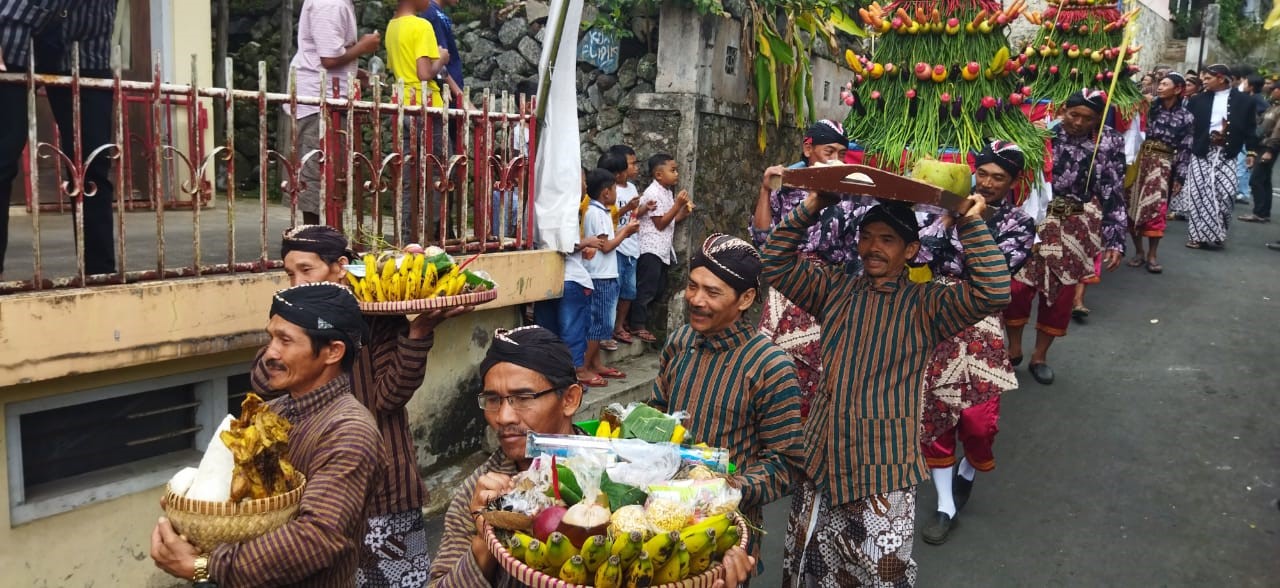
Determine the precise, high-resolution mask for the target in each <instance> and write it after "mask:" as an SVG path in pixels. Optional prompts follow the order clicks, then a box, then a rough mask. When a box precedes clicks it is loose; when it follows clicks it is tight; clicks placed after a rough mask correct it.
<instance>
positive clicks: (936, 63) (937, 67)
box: [844, 0, 1044, 194]
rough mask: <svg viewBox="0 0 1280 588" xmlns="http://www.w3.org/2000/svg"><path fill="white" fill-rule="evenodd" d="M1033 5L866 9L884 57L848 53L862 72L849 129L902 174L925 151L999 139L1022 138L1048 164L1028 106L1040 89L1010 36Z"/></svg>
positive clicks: (964, 149)
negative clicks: (1025, 80) (1031, 82)
mask: <svg viewBox="0 0 1280 588" xmlns="http://www.w3.org/2000/svg"><path fill="white" fill-rule="evenodd" d="M1023 7H1024V3H1023V2H1022V1H1021V0H1015V1H1013V2H1011V3H1010V4H1009V5H1008V7H1004V6H1002V5H1001V4H1000V3H999V2H995V1H992V0H951V1H948V2H925V1H921V0H901V1H898V2H892V3H890V4H887V5H885V6H880V5H879V3H873V4H872V5H871V6H870V7H869V8H865V9H863V10H861V11H860V12H859V15H860V16H861V17H862V20H863V22H864V23H865V24H866V28H867V30H870V31H878V34H879V37H878V39H877V41H876V43H875V45H874V46H875V52H874V54H871V55H858V54H855V53H853V52H852V51H848V52H846V54H845V60H846V62H847V63H848V65H849V67H850V68H852V69H853V70H854V73H855V74H856V75H855V78H854V79H853V80H852V81H851V82H850V83H849V84H848V85H846V87H845V90H844V97H845V104H847V105H849V107H850V110H849V115H848V117H847V118H846V119H845V129H847V130H848V132H849V136H850V138H851V139H852V140H853V141H855V142H856V143H858V144H859V145H860V146H861V147H862V148H863V150H864V151H865V161H866V162H867V163H868V164H870V165H875V166H877V167H881V168H884V169H888V170H891V171H894V172H898V173H901V172H902V171H904V170H906V169H910V168H911V167H912V163H913V162H914V161H917V160H919V159H920V158H924V157H929V158H936V157H939V156H940V155H941V154H942V152H944V151H945V150H949V149H955V150H958V151H959V152H960V153H961V154H967V153H969V152H971V151H976V150H978V149H981V147H982V145H983V144H984V142H985V140H986V139H988V138H998V139H1001V140H1005V141H1013V142H1015V143H1018V144H1019V145H1022V146H1023V149H1024V150H1025V153H1026V157H1027V164H1028V167H1031V168H1036V167H1040V166H1041V165H1042V164H1043V162H1044V151H1043V134H1042V132H1041V131H1039V130H1037V129H1036V128H1035V127H1034V126H1033V125H1032V124H1031V122H1030V121H1029V120H1028V119H1027V117H1026V116H1024V115H1023V114H1022V112H1021V109H1020V106H1021V105H1022V103H1023V102H1024V101H1026V100H1029V99H1030V98H1031V88H1027V87H1024V86H1023V84H1022V83H1021V80H1020V79H1019V78H1018V76H1017V70H1018V69H1019V67H1020V65H1021V63H1022V60H1021V59H1020V58H1019V57H1018V56H1017V55H1014V54H1012V53H1011V52H1010V48H1009V41H1008V39H1007V38H1006V36H1005V31H1006V27H1007V26H1008V24H1009V23H1010V22H1012V21H1013V20H1014V19H1015V18H1017V17H1018V16H1019V15H1020V14H1021V13H1022V9H1023ZM890 72H892V73H890ZM961 158H962V159H963V155H961ZM968 191H969V188H968V186H966V187H965V188H964V189H963V190H961V191H959V192H958V193H959V194H967V193H968Z"/></svg>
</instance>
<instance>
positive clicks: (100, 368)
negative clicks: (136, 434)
mask: <svg viewBox="0 0 1280 588" xmlns="http://www.w3.org/2000/svg"><path fill="white" fill-rule="evenodd" d="M475 266H476V267H477V268H479V269H484V270H486V271H488V272H489V273H490V274H491V275H492V276H493V277H494V279H495V281H497V283H498V284H499V294H500V295H499V298H498V300H496V301H494V302H492V303H489V304H488V305H485V306H483V307H481V310H478V311H477V312H474V313H472V314H470V315H467V316H464V317H459V318H457V319H454V320H452V321H449V322H447V323H445V324H444V325H442V326H441V328H440V330H439V331H438V332H437V334H436V345H435V348H434V349H433V350H432V352H431V355H430V357H429V359H428V373H429V374H430V377H429V378H428V380H427V381H426V382H425V383H424V384H423V387H422V389H421V390H419V392H418V394H417V395H416V396H415V398H414V399H413V401H412V402H411V403H410V405H409V412H410V418H411V422H412V428H413V430H414V431H415V437H416V438H417V439H418V441H419V445H420V449H419V457H420V462H422V465H424V466H426V465H430V462H431V461H433V460H434V459H435V458H434V457H433V456H432V454H431V453H430V449H429V448H424V447H422V446H423V444H424V441H425V440H426V439H428V438H434V439H437V440H438V439H448V438H450V437H451V436H452V435H450V433H451V432H452V431H454V430H457V429H455V427H457V426H458V424H457V423H455V422H450V421H449V419H448V415H449V414H450V410H453V409H454V408H456V407H457V406H459V402H463V403H465V402H474V401H471V400H469V398H466V397H465V395H463V394H460V393H461V391H462V390H464V389H465V387H466V384H467V382H468V381H469V379H471V378H474V371H475V366H476V364H478V363H479V360H480V358H481V357H483V353H484V349H485V348H487V346H488V342H489V337H490V336H491V335H492V332H493V329H495V328H497V327H511V326H515V325H517V324H518V323H519V308H520V307H519V305H521V304H524V303H527V302H533V301H537V300H542V299H546V298H555V297H558V296H559V295H560V292H561V288H562V285H563V274H564V266H563V262H562V261H561V259H560V256H559V255H558V254H556V253H553V252H523V253H496V254H491V255H485V256H484V257H482V258H480V259H479V260H477V261H476V263H475ZM283 280H284V275H283V273H282V272H271V273H267V274H253V275H244V276H222V277H209V278H199V279H185V280H166V281H159V282H151V283H143V284H136V285H124V286H109V287H103V288H89V289H80V290H66V291H61V292H51V293H37V294H22V295H16V296H6V297H0V349H3V350H5V351H4V353H0V403H9V402H16V401H20V400H28V399H32V398H38V397H47V396H56V395H60V394H67V393H71V392H75V391H78V390H85V389H90V388H99V387H103V386H109V385H113V384H121V383H127V382H132V381H139V380H145V379H151V378H158V377H162V376H166V375H171V374H179V373H185V372H192V371H198V370H203V369H209V368H214V367H220V366H227V365H233V364H236V363H243V362H247V361H250V360H251V359H252V356H253V353H254V351H255V350H256V348H257V346H258V345H260V344H261V335H260V333H261V330H262V327H263V325H265V323H266V315H267V310H268V308H269V306H270V294H271V293H272V292H273V291H274V290H276V289H278V288H279V287H280V286H281V285H282V284H283ZM451 407H454V408H451ZM473 412H474V411H473ZM3 423H4V421H3V419H0V427H3ZM440 427H448V429H444V430H443V431H444V432H443V433H442V432H441V431H442V429H440ZM433 431H434V433H433ZM4 455H7V453H6V451H5V435H4V434H3V431H0V456H4ZM193 465H194V464H193ZM0 496H2V497H3V502H0V505H8V503H9V501H8V468H7V466H6V467H3V468H0ZM159 496H160V490H159V488H154V489H152V490H148V491H142V492H138V493H135V494H131V495H127V496H124V497H121V498H117V499H114V500H109V501H105V502H102V503H98V504H92V505H88V506H83V507H80V508H77V509H74V510H72V511H70V512H66V513H62V514H59V515H54V516H50V517H45V518H41V519H37V520H35V521H32V522H30V523H27V524H23V525H18V526H16V527H15V526H12V525H11V524H10V521H9V510H8V508H3V509H0V512H2V513H3V514H0V570H3V572H2V573H3V575H4V580H3V581H0V585H4V586H88V585H91V584H92V585H97V586H102V585H107V586H148V587H154V586H173V585H176V584H175V583H173V582H171V581H169V579H168V577H167V576H165V575H163V574H161V573H159V572H157V571H156V569H155V566H154V565H153V564H152V562H151V558H150V556H149V550H150V532H151V529H152V528H153V527H154V525H155V521H156V518H157V517H158V516H159V515H160V510H159V506H158V504H157V503H158V500H159ZM54 546H56V549H53V547H54Z"/></svg>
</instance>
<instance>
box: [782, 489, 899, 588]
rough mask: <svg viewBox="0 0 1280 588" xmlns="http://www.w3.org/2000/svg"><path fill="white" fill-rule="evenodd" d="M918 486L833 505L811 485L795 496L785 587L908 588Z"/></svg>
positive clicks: (786, 541)
mask: <svg viewBox="0 0 1280 588" xmlns="http://www.w3.org/2000/svg"><path fill="white" fill-rule="evenodd" d="M915 519H916V489H915V486H911V487H909V488H903V489H901V490H894V491H893V492H889V493H887V494H878V495H875V496H869V497H867V498H863V499H860V500H856V501H854V502H851V503H849V504H843V505H840V506H832V505H831V501H830V497H829V496H828V495H827V493H825V492H822V491H819V490H818V489H817V488H816V487H815V486H814V485H813V483H812V482H809V481H805V482H803V483H802V484H800V485H799V487H798V488H797V489H796V491H795V494H794V495H793V496H792V497H791V516H790V519H789V520H788V521H787V536H786V539H785V544H786V556H785V558H784V559H785V561H784V563H783V572H782V573H783V576H782V586H784V587H786V588H854V587H875V588H910V587H911V586H914V585H915V582H916V571H917V569H916V562H915V560H913V559H911V547H912V543H913V542H914V540H915Z"/></svg>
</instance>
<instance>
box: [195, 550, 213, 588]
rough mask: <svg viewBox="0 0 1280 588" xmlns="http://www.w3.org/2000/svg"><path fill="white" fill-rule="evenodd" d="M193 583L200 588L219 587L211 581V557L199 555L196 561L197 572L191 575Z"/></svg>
mask: <svg viewBox="0 0 1280 588" xmlns="http://www.w3.org/2000/svg"><path fill="white" fill-rule="evenodd" d="M191 581H192V582H194V583H195V586H197V587H199V588H209V587H212V586H217V584H214V583H213V581H212V580H210V579H209V556H207V555H197V556H196V561H195V571H194V572H193V573H192V574H191Z"/></svg>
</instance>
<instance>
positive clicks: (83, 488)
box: [5, 366, 248, 525]
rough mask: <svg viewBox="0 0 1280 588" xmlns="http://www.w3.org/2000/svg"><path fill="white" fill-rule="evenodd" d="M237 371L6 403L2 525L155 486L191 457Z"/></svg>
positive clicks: (193, 460) (195, 459)
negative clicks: (6, 490) (5, 499)
mask: <svg viewBox="0 0 1280 588" xmlns="http://www.w3.org/2000/svg"><path fill="white" fill-rule="evenodd" d="M245 371H246V368H245V367H244V366H235V367H232V368H218V369H213V370H202V371H198V372H189V373H185V374H178V375H173V376H166V377H162V378H156V379H151V380H143V381H138V382H130V383H127V384H119V385H114V386H107V387H104V388H97V389H92V390H84V391H79V392H73V393H70V394H62V395H58V396H50V397H44V398H37V399H33V400H26V401H21V402H15V403H10V404H7V405H5V436H6V449H7V457H8V474H9V476H8V477H9V515H10V516H9V520H10V524H12V525H19V524H22V523H26V522H30V521H32V520H36V519H39V518H43V517H46V516H50V515H54V514H57V513H60V512H66V511H69V510H73V509H75V508H78V507H80V506H84V505H87V504H90V503H94V502H100V501H104V500H110V499H113V498H117V497H120V496H124V495H127V494H131V493H134V492H139V491H143V490H148V489H151V488H155V487H157V486H161V485H163V484H164V483H165V482H166V481H168V479H169V478H170V477H171V476H173V474H174V473H175V472H177V470H179V469H180V468H182V467H185V466H194V465H196V464H198V463H199V461H200V456H201V454H202V452H203V451H204V449H205V447H207V446H208V443H209V439H210V438H211V437H212V435H213V431H214V430H215V429H217V427H218V424H220V423H221V422H222V419H223V418H224V417H225V416H226V414H227V408H228V405H229V402H228V396H229V394H228V386H229V385H232V382H233V381H236V380H237V378H238V377H241V376H242V375H243V374H244V372H245ZM243 377H244V381H245V382H247V381H248V379H247V375H243ZM236 409H237V410H236V412H237V413H238V412H239V410H238V409H239V401H236Z"/></svg>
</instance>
